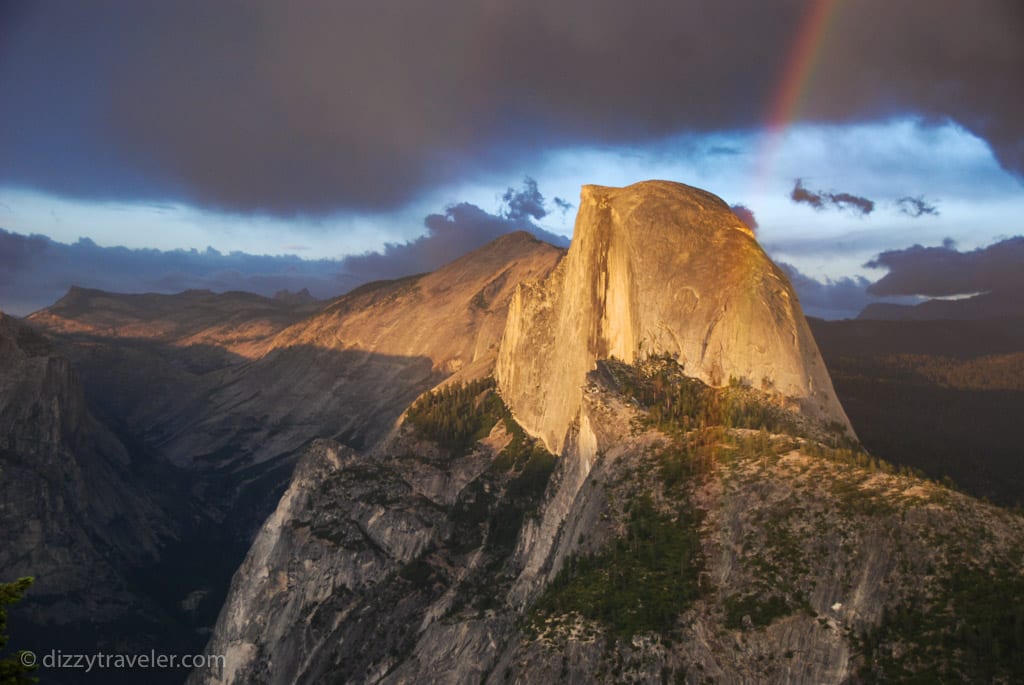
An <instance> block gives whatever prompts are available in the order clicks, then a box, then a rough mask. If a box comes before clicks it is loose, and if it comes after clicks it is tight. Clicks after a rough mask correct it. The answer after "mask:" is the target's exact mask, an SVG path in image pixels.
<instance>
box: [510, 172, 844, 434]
mask: <svg viewBox="0 0 1024 685" xmlns="http://www.w3.org/2000/svg"><path fill="white" fill-rule="evenodd" d="M649 354H654V355H669V356H671V357H672V358H673V359H675V360H677V361H678V362H679V363H680V364H681V365H683V367H684V368H685V369H686V373H687V374H689V375H691V376H693V377H695V378H699V379H701V380H703V381H706V382H707V383H710V384H711V385H716V386H721V385H725V384H727V383H728V382H729V381H730V379H738V380H740V381H742V382H745V383H748V384H751V385H753V386H754V387H757V388H762V389H764V390H766V391H769V392H772V393H775V394H776V395H777V396H778V399H779V401H780V402H782V403H790V404H793V405H794V406H798V407H799V408H800V409H801V410H802V411H803V412H805V413H806V414H807V415H809V416H810V417H812V418H814V419H816V420H820V421H823V422H828V421H837V422H839V423H840V424H841V425H842V426H844V427H845V428H846V429H847V430H850V431H851V434H852V429H850V427H849V422H848V421H847V419H846V415H845V414H844V412H843V409H842V407H841V406H840V404H839V401H838V400H837V399H836V396H835V392H834V391H833V389H832V383H831V381H830V380H829V376H828V373H827V371H826V370H825V365H824V363H823V362H822V360H821V358H820V356H819V354H818V349H817V346H816V345H815V342H814V339H813V338H812V337H811V333H810V330H809V329H808V327H807V323H806V320H805V319H804V316H803V313H802V312H801V310H800V304H799V302H798V300H797V297H796V293H795V292H794V291H793V288H792V287H791V285H790V284H789V281H788V280H787V279H786V276H785V274H784V273H783V272H782V271H781V270H780V269H779V268H778V267H776V266H775V265H774V264H773V263H772V262H771V260H770V259H769V258H768V256H767V255H766V254H765V253H764V251H763V250H762V249H761V247H760V246H759V245H758V244H757V240H756V239H755V238H754V235H753V233H752V232H751V231H750V229H749V228H747V226H746V225H745V224H744V223H743V222H742V221H741V220H740V219H739V218H738V217H736V216H735V215H734V214H733V213H732V212H731V211H730V210H729V208H728V206H727V205H726V204H725V203H724V202H723V201H722V200H720V199H719V198H717V197H715V196H714V195H711V194H710V193H707V192H705V191H702V190H698V189H696V188H691V187H689V186H685V185H682V184H679V183H669V182H666V181H648V182H644V183H637V184H634V185H631V186H629V187H626V188H606V187H602V186H584V188H583V191H582V193H581V196H580V209H579V214H578V215H577V218H576V228H575V234H574V238H573V242H572V245H571V247H570V248H569V252H568V254H567V255H566V257H565V259H564V260H563V261H562V262H561V263H560V264H559V266H558V268H557V269H556V270H555V271H554V272H553V273H552V274H551V276H550V277H549V278H548V279H547V281H545V282H543V283H533V284H526V285H524V286H522V287H521V288H520V289H519V290H518V291H517V292H516V295H515V297H514V298H513V301H512V304H511V306H510V308H509V317H508V322H507V324H506V328H505V333H504V337H503V339H502V345H501V351H500V355H499V360H498V365H497V378H498V382H499V385H500V387H501V390H502V393H503V395H504V396H505V398H506V400H507V401H508V403H509V405H510V406H511V407H512V410H513V411H514V412H515V415H516V417H517V418H518V419H519V421H520V422H521V423H522V424H523V426H524V427H526V429H527V430H529V431H530V432H531V433H534V434H535V435H539V436H541V437H542V439H543V440H544V442H545V443H546V444H547V446H548V448H549V449H551V450H553V451H556V452H557V451H561V450H562V448H563V445H564V444H565V439H566V435H567V432H568V430H569V427H570V426H571V425H572V424H573V422H574V421H577V420H578V414H579V409H580V403H581V397H582V396H581V387H582V386H583V384H584V379H585V377H586V374H587V373H588V372H589V371H591V370H592V369H593V368H594V362H595V360H597V359H604V358H608V357H613V356H614V357H616V358H618V359H622V360H625V361H632V360H634V359H636V358H638V357H643V356H646V355H649Z"/></svg>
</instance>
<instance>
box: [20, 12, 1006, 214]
mask: <svg viewBox="0 0 1024 685" xmlns="http://www.w3.org/2000/svg"><path fill="white" fill-rule="evenodd" d="M810 6H811V3H810V2H802V1H796V2H786V3H766V2H763V1H762V0H737V1H736V2H730V3H721V2H717V1H713V0H681V1H678V2H671V3H668V2H650V3H646V2H645V3H622V2H620V1H618V0H565V1H564V2H557V3H552V2H547V1H542V0H522V1H521V2H516V3H500V2H490V3H480V2H474V1H471V0H437V2H431V3H402V2H393V1H391V0H384V1H383V2H381V3H326V2H325V3H300V4H298V5H296V4H294V3H282V2H264V1H261V0H253V1H248V0H246V1H243V0H224V1H221V2H208V1H206V0H177V1H176V2H166V3H143V2H132V1H131V0H122V1H120V2H118V1H114V0H97V1H96V2H90V3H74V2H60V1H59V0H53V1H48V0H33V1H32V2H28V1H21V2H19V1H18V0H13V1H10V2H5V3H3V4H2V5H0V92H3V93H4V116H3V118H2V119H0V149H2V150H3V151H4V164H3V165H2V167H0V183H2V184H6V185H11V186H17V187H26V188H34V189H38V190H42V191H45V192H51V193H56V194H60V195H65V196H74V197H83V198H93V199H95V198H108V199H130V200H149V199H156V200H159V199H175V200H180V201H183V202H187V203H190V204H193V205H197V206H201V207H206V208H215V209H224V210H229V211H234V212H250V213H269V214H274V215H278V216H294V215H326V214H329V213H331V212H334V211H338V210H342V209H363V210H374V209H385V208H394V207H398V206H404V205H405V204H407V203H408V202H409V201H411V200H412V199H415V198H416V197H419V196H421V195H422V194H423V193H424V192H425V191H427V190H429V189H431V188H437V187H441V186H442V185H444V184H447V183H450V182H452V181H453V180H454V179H464V178H469V177H473V176H476V175H477V174H478V173H479V172H481V171H494V170H506V171H507V170H508V169H510V168H513V167H514V166H515V167H519V168H521V166H522V164H523V163H524V161H529V160H536V159H538V158H539V156H540V155H542V154H544V152H545V151H548V150H550V149H551V148H552V147H555V146H576V145H607V144H619V143H631V144H632V143H642V142H646V141H652V140H655V139H658V138H659V137H662V136H665V135H669V134H676V133H680V132H687V131H688V132H697V133H699V132H706V131H738V130H751V129H756V128H757V127H759V126H761V125H762V124H763V123H764V122H765V120H766V118H767V117H768V112H769V111H770V110H771V109H772V103H774V102H775V101H776V100H777V97H778V93H779V88H780V83H781V82H782V79H783V75H784V73H785V72H786V68H787V63H786V61H787V59H788V55H789V54H790V53H791V52H792V47H793V45H794V43H795V41H796V39H797V35H798V33H799V27H800V26H801V24H802V22H803V20H804V18H805V16H806V14H807V12H808V9H809V8H810ZM833 11H834V12H835V14H834V16H833V17H832V25H833V27H834V30H831V31H829V32H828V34H827V36H826V39H825V42H824V43H823V44H822V46H821V49H820V51H819V52H818V57H817V62H816V64H815V71H814V78H813V80H812V82H811V83H810V85H809V87H808V88H807V89H806V90H805V91H804V92H803V93H802V97H801V112H802V119H803V120H804V121H807V122H819V123H820V122H835V123H846V122H863V121H869V120H881V119H886V118H891V117H898V116H904V115H908V114H909V115H916V116H920V117H922V118H923V119H925V120H932V121H939V120H945V119H952V120H954V121H956V122H958V123H960V124H961V125H963V126H964V127H965V128H967V129H968V130H970V131H971V132H973V133H975V134H977V135H979V136H980V137H982V138H984V139H985V140H987V141H988V142H989V143H990V144H991V146H992V147H993V149H994V151H995V153H996V155H997V157H998V159H999V160H1000V162H1001V163H1002V164H1003V165H1004V167H1006V168H1008V169H1010V170H1012V171H1014V172H1015V173H1017V174H1018V175H1019V174H1021V173H1022V172H1024V89H1020V88H1012V87H1008V84H1013V83H1016V82H1018V81H1019V80H1020V74H1021V73H1024V41H1022V40H1020V37H1021V36H1022V35H1024V5H1022V4H1021V3H1020V2H1019V0H974V1H973V2H963V1H962V0H933V1H931V2H921V3H909V2H907V3H895V4H894V3H891V2H886V1H884V0H859V1H858V2H848V3H835V9H834V10H833ZM737 17H740V18H742V20H741V21H737ZM850 206H856V204H855V203H854V204H851V205H850Z"/></svg>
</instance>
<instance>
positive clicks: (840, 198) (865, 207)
mask: <svg viewBox="0 0 1024 685" xmlns="http://www.w3.org/2000/svg"><path fill="white" fill-rule="evenodd" d="M789 199H791V200H792V201H793V202H796V203H797V204H805V205H810V206H811V207H814V208H815V209H818V210H821V209H825V208H826V207H835V208H836V209H849V210H850V211H851V212H853V213H854V214H859V215H861V216H867V215H868V214H870V213H871V212H873V211H875V203H874V202H873V201H872V200H869V199H867V198H866V197H860V196H859V195H852V194H850V193H828V192H824V191H820V190H808V189H807V188H806V187H804V184H803V179H799V178H798V179H796V182H795V183H794V184H793V190H792V191H791V192H790V194H789Z"/></svg>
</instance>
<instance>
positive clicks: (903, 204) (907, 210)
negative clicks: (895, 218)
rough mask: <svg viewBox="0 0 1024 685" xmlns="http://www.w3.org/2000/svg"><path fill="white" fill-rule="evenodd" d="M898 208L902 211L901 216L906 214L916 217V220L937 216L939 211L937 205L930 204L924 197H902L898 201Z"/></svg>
mask: <svg viewBox="0 0 1024 685" xmlns="http://www.w3.org/2000/svg"><path fill="white" fill-rule="evenodd" d="M896 207H897V208H898V209H899V210H900V214H906V215H907V216H910V217H914V218H915V219H916V218H917V217H919V216H925V215H928V216H937V215H938V213H939V210H938V209H937V208H936V207H935V205H931V204H928V203H927V202H926V201H925V199H924V197H923V196H920V195H919V196H918V197H910V196H909V195H908V196H907V197H901V198H900V199H898V200H896Z"/></svg>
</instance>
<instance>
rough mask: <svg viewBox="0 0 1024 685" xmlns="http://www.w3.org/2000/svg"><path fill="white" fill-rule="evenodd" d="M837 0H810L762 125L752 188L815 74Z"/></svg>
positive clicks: (767, 172) (767, 171)
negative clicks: (762, 131) (762, 130)
mask: <svg viewBox="0 0 1024 685" xmlns="http://www.w3.org/2000/svg"><path fill="white" fill-rule="evenodd" d="M839 2H840V0H811V2H810V4H809V6H808V7H807V10H806V12H805V14H804V17H803V19H802V21H801V22H800V26H799V27H798V29H797V32H796V35H795V37H794V40H793V44H792V47H791V48H790V50H789V54H788V55H787V57H786V61H785V66H784V68H783V71H782V78H781V79H780V82H779V86H778V88H776V90H775V91H774V92H775V96H774V97H773V98H772V102H771V107H770V109H769V110H768V117H767V120H766V121H765V123H764V125H763V128H764V133H763V134H762V136H761V142H760V146H759V150H758V154H757V163H756V168H755V172H754V179H755V182H754V185H755V190H760V189H762V188H763V186H764V183H765V182H766V181H767V180H768V178H769V177H770V176H771V173H772V167H773V166H774V163H775V157H776V155H777V154H778V148H779V145H780V144H781V143H782V139H783V134H784V133H785V132H786V128H787V127H788V126H789V124H790V123H792V122H793V120H795V119H796V118H797V116H798V115H799V113H800V105H801V104H802V101H803V99H804V97H805V96H806V94H807V90H808V86H809V85H810V83H811V80H812V77H813V76H814V68H815V66H816V65H817V63H818V60H819V57H820V56H821V48H822V46H823V45H824V43H825V37H826V36H827V34H828V29H829V26H830V24H831V23H832V20H833V19H834V18H835V15H836V9H837V7H838V6H839Z"/></svg>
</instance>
